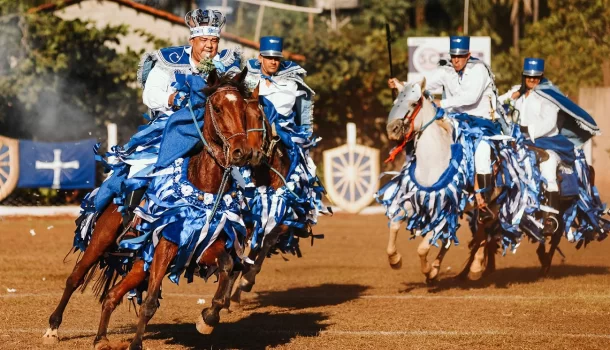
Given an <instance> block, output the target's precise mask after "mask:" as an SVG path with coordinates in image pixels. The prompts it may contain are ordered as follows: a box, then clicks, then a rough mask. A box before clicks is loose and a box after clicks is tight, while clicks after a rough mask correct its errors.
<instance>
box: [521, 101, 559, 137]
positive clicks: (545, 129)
mask: <svg viewBox="0 0 610 350" xmlns="http://www.w3.org/2000/svg"><path fill="white" fill-rule="evenodd" d="M537 97H538V100H539V101H540V113H539V114H538V115H537V116H536V120H535V121H534V122H533V123H532V122H530V124H533V126H534V127H533V128H531V127H528V129H531V130H529V133H530V137H531V139H532V140H535V139H537V138H539V137H544V136H548V135H551V134H553V131H555V129H557V114H558V113H559V107H557V106H556V105H555V104H554V103H552V102H550V101H547V100H546V99H544V98H543V97H540V96H537Z"/></svg>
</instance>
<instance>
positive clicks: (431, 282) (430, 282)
mask: <svg viewBox="0 0 610 350" xmlns="http://www.w3.org/2000/svg"><path fill="white" fill-rule="evenodd" d="M437 282H438V280H437V279H436V278H428V277H426V285H427V286H428V287H434V286H436V283H437Z"/></svg>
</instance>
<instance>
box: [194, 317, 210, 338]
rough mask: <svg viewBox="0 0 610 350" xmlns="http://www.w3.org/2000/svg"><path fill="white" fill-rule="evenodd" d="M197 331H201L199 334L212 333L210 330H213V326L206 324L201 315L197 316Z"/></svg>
mask: <svg viewBox="0 0 610 350" xmlns="http://www.w3.org/2000/svg"><path fill="white" fill-rule="evenodd" d="M196 326H197V332H199V333H201V334H206V335H208V334H212V332H213V331H214V327H212V326H209V325H208V324H206V323H205V321H204V320H203V317H202V316H199V318H198V319H197V324H196Z"/></svg>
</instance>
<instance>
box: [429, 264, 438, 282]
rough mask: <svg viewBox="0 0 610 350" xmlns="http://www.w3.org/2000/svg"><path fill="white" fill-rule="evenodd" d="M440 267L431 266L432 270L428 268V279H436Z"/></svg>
mask: <svg viewBox="0 0 610 350" xmlns="http://www.w3.org/2000/svg"><path fill="white" fill-rule="evenodd" d="M439 271H440V269H439V268H436V267H433V268H432V270H430V272H429V273H428V278H427V279H429V280H436V279H437V277H438V273H439Z"/></svg>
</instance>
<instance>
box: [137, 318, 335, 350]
mask: <svg viewBox="0 0 610 350" xmlns="http://www.w3.org/2000/svg"><path fill="white" fill-rule="evenodd" d="M327 319H328V317H327V316H326V315H324V314H323V313H319V312H312V313H298V314H289V313H281V314H276V313H269V312H264V313H254V314H251V315H249V316H248V317H246V318H243V319H240V320H238V321H236V322H234V323H223V322H221V323H220V324H219V325H218V326H217V327H216V328H215V329H214V333H212V334H211V335H201V334H199V333H198V332H197V330H196V329H195V325H194V324H193V323H182V324H151V325H149V326H148V327H147V329H146V331H147V335H146V336H145V337H144V345H146V340H150V339H157V340H165V342H166V343H167V344H172V345H180V346H183V347H186V348H188V349H266V348H268V347H276V346H280V345H284V344H287V343H289V342H290V341H291V340H292V339H294V338H295V337H297V336H300V337H316V336H318V334H319V332H320V331H323V330H325V329H326V328H327V327H328V324H324V323H322V322H324V321H326V320H327Z"/></svg>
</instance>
